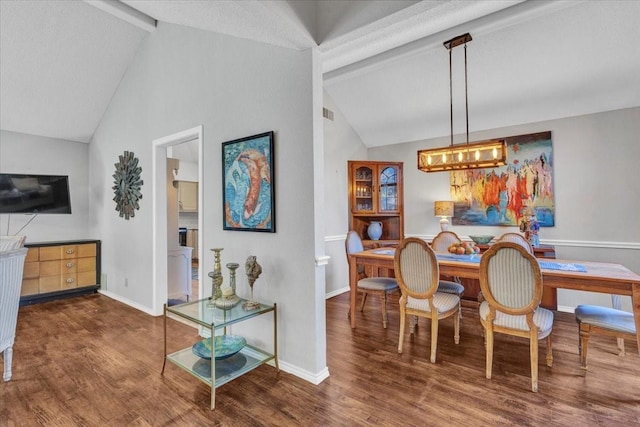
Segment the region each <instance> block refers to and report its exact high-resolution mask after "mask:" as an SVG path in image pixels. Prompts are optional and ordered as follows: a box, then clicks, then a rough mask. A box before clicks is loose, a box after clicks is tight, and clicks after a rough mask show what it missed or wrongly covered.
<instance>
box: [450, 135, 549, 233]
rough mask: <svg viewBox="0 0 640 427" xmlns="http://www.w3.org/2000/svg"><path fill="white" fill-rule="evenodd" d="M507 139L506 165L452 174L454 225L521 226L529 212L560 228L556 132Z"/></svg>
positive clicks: (541, 220)
mask: <svg viewBox="0 0 640 427" xmlns="http://www.w3.org/2000/svg"><path fill="white" fill-rule="evenodd" d="M505 140H506V142H507V164H506V165H504V166H500V167H497V168H488V169H474V170H466V171H455V172H450V184H451V199H452V200H453V201H454V205H455V209H454V216H453V220H452V223H453V224H454V225H493V226H495V225H505V226H518V225H519V224H520V220H521V218H522V216H523V212H524V210H525V209H533V211H534V212H535V215H536V218H537V220H538V224H539V225H540V226H541V227H552V226H553V225H554V217H555V203H554V193H553V150H552V144H551V132H540V133H534V134H529V135H519V136H511V137H507V138H505Z"/></svg>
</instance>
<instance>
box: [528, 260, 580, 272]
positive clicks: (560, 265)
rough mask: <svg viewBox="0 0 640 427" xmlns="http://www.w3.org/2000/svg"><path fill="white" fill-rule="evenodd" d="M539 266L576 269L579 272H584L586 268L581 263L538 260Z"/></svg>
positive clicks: (567, 269)
mask: <svg viewBox="0 0 640 427" xmlns="http://www.w3.org/2000/svg"><path fill="white" fill-rule="evenodd" d="M538 263H539V264H540V268H543V269H545V270H562V271H577V272H579V273H586V272H587V268H586V267H585V266H584V265H581V264H572V263H559V262H550V261H538Z"/></svg>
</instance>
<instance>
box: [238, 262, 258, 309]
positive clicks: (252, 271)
mask: <svg viewBox="0 0 640 427" xmlns="http://www.w3.org/2000/svg"><path fill="white" fill-rule="evenodd" d="M244 271H245V273H246V274H247V280H248V281H249V287H250V288H251V301H247V302H245V303H244V304H243V305H242V308H244V309H245V310H255V309H257V308H260V303H257V302H255V301H254V300H253V284H254V283H255V282H256V280H257V279H258V277H260V274H262V266H261V265H260V264H258V260H257V259H256V256H255V255H249V257H248V258H247V261H246V262H245V263H244Z"/></svg>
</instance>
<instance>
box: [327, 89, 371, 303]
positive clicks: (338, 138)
mask: <svg viewBox="0 0 640 427" xmlns="http://www.w3.org/2000/svg"><path fill="white" fill-rule="evenodd" d="M324 106H325V108H328V109H329V110H331V111H332V112H333V121H331V120H328V119H324V121H323V125H324V156H325V162H324V176H325V188H326V193H325V201H324V204H325V218H324V220H325V229H326V237H325V241H326V249H325V250H326V253H327V255H328V256H330V257H331V260H330V261H329V265H328V266H327V277H326V281H327V285H326V287H327V296H328V297H331V296H334V295H337V294H340V293H342V292H344V291H345V290H348V289H349V279H348V277H349V272H348V269H347V262H346V254H345V249H344V240H345V238H346V234H347V231H348V228H349V203H348V197H349V181H348V178H347V175H348V173H347V161H348V160H367V156H368V155H367V148H366V147H365V146H364V144H363V143H362V140H361V139H360V137H359V136H358V134H357V133H356V132H355V131H354V130H353V128H352V127H351V125H349V123H348V122H347V120H346V118H345V117H344V115H343V114H342V112H341V111H340V110H339V109H338V107H337V106H336V104H335V103H334V102H333V100H332V99H331V97H330V96H329V94H328V93H327V92H326V91H325V92H324Z"/></svg>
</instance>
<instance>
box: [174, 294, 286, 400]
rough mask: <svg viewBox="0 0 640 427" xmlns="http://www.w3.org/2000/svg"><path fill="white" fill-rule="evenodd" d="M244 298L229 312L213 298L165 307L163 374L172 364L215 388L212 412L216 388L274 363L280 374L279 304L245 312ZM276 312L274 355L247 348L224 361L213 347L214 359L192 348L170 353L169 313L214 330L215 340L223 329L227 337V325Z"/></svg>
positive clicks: (274, 320)
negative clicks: (212, 302)
mask: <svg viewBox="0 0 640 427" xmlns="http://www.w3.org/2000/svg"><path fill="white" fill-rule="evenodd" d="M246 301H247V300H245V299H242V300H241V301H240V303H239V304H238V305H236V306H235V307H232V308H229V309H221V308H217V307H213V306H212V305H211V304H210V300H209V298H204V299H201V300H198V301H192V302H188V303H185V304H180V305H175V306H172V307H168V306H167V305H166V304H165V305H164V360H163V362H162V375H164V369H165V366H166V363H167V360H168V361H169V362H172V363H174V364H176V365H177V366H179V367H180V368H182V369H184V370H185V371H187V372H189V373H190V374H191V375H193V376H194V377H196V378H198V379H199V380H200V381H202V382H204V383H205V384H207V385H209V386H210V387H211V409H215V404H216V388H218V387H220V386H221V385H223V384H226V383H228V382H229V381H231V380H233V379H235V378H238V377H239V376H241V375H244V374H246V373H247V372H249V371H251V370H253V369H255V368H257V367H258V366H260V365H262V364H264V363H267V362H269V361H271V360H273V361H274V364H275V367H276V372H279V371H280V368H279V367H278V331H277V324H278V322H277V310H276V304H273V305H265V304H259V306H257V307H256V308H255V309H253V310H245V309H244V308H243V305H244V303H245V302H246ZM270 312H273V354H271V353H268V352H266V351H264V350H262V349H260V348H257V347H254V346H252V345H249V344H247V345H245V346H244V347H243V348H242V349H241V350H240V351H239V352H238V353H236V354H233V355H232V356H229V357H225V358H224V359H219V360H216V358H215V357H213V356H214V355H215V349H213V348H212V351H211V353H213V354H212V357H211V358H210V359H208V358H207V359H205V358H202V357H199V356H197V355H195V354H194V352H193V349H192V347H187V348H184V349H182V350H178V351H176V352H174V353H170V354H168V353H167V314H169V313H171V314H172V315H174V316H178V317H181V318H183V319H187V320H190V321H192V322H194V323H196V324H198V325H200V326H202V327H204V328H206V329H208V330H210V331H211V337H214V336H215V332H216V331H218V330H220V329H222V330H223V334H224V335H226V333H227V326H230V325H233V324H234V323H239V322H244V321H245V320H249V319H251V318H254V317H257V316H260V315H263V314H266V313H270Z"/></svg>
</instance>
